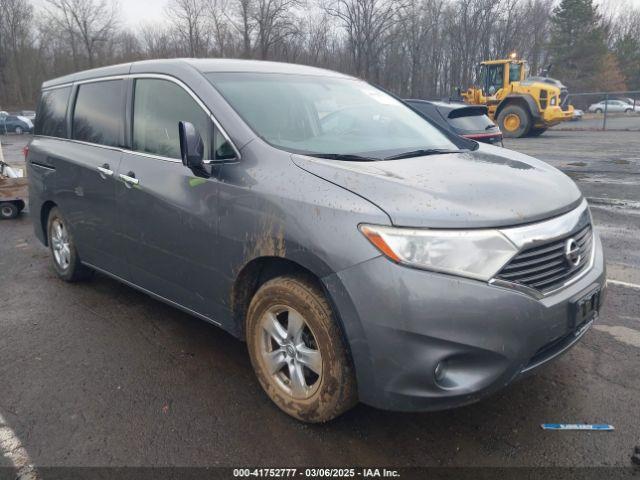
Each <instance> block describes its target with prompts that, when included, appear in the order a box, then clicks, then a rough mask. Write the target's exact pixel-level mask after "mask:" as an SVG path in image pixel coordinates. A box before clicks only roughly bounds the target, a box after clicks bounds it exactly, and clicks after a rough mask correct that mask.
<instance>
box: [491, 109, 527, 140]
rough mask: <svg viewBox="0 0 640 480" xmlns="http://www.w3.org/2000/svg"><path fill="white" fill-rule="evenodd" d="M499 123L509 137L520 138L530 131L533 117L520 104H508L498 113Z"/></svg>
mask: <svg viewBox="0 0 640 480" xmlns="http://www.w3.org/2000/svg"><path fill="white" fill-rule="evenodd" d="M498 125H499V126H500V130H502V134H503V135H504V136H505V137H507V138H520V137H524V136H526V135H527V133H529V130H530V129H531V118H530V116H529V113H528V112H527V111H526V110H525V109H524V108H522V107H521V106H519V105H507V106H506V107H504V108H503V109H502V111H501V112H500V114H499V115H498Z"/></svg>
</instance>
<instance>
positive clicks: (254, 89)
mask: <svg viewBox="0 0 640 480" xmlns="http://www.w3.org/2000/svg"><path fill="white" fill-rule="evenodd" d="M207 77H208V78H209V80H210V81H211V83H212V84H213V85H214V86H215V87H216V89H218V91H219V92H220V93H221V94H222V96H224V97H225V99H226V100H227V101H228V102H229V104H231V106H232V107H233V108H234V109H235V110H236V112H238V114H239V115H240V116H241V117H242V118H243V119H244V121H245V122H246V123H247V124H248V125H249V126H250V127H251V128H252V129H253V130H254V132H255V133H256V134H257V135H259V136H260V137H261V138H263V139H264V140H265V141H267V142H269V143H270V144H271V145H273V146H275V147H278V148H281V149H283V150H286V151H289V152H295V153H304V154H309V155H313V154H336V155H359V156H367V157H373V158H385V157H387V156H391V155H396V154H399V153H403V152H408V151H413V150H417V149H438V150H439V149H442V150H453V149H456V146H455V145H454V144H453V143H452V142H451V141H450V140H449V139H448V138H447V137H446V136H445V135H444V134H443V133H441V132H440V131H439V130H438V129H437V128H435V127H434V126H433V125H431V124H430V123H428V122H427V121H426V120H425V119H423V118H422V117H421V116H420V115H418V114H417V113H415V112H414V111H413V110H411V109H410V108H408V107H407V106H406V105H404V104H403V103H401V102H399V101H398V100H396V99H395V98H393V97H391V96H389V95H387V94H386V93H384V92H382V91H381V90H378V89H377V88H374V87H373V86H371V85H369V84H368V83H365V82H363V81H360V80H356V79H348V78H336V77H324V76H311V75H289V74H270V73H210V74H207Z"/></svg>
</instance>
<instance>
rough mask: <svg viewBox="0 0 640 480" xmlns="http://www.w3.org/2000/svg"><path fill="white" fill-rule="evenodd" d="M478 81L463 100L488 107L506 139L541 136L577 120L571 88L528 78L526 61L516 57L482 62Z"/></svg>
mask: <svg viewBox="0 0 640 480" xmlns="http://www.w3.org/2000/svg"><path fill="white" fill-rule="evenodd" d="M477 81H478V84H479V85H478V86H474V87H471V88H469V89H468V90H467V91H466V92H462V97H463V98H464V101H465V102H466V103H469V104H471V105H486V106H487V107H488V109H489V116H490V117H491V118H492V119H493V120H494V121H495V122H496V123H497V124H498V126H499V127H500V130H502V134H503V135H504V136H505V137H511V138H515V137H525V136H536V137H537V136H538V135H541V134H542V133H544V132H545V131H546V130H547V128H549V127H552V126H553V125H556V124H558V123H560V122H563V121H566V120H571V118H572V117H573V106H572V105H570V104H569V99H568V95H569V91H568V90H567V88H566V87H565V86H564V85H563V84H562V83H561V82H560V81H558V80H555V79H553V78H549V77H546V76H541V77H527V64H526V62H525V61H524V60H518V59H516V57H515V55H514V54H512V55H511V58H509V59H505V60H490V61H485V62H482V63H481V64H480V68H479V70H478V75H477Z"/></svg>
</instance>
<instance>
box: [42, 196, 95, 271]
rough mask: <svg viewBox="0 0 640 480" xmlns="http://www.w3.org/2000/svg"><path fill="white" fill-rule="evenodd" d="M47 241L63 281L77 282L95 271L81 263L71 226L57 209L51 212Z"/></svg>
mask: <svg viewBox="0 0 640 480" xmlns="http://www.w3.org/2000/svg"><path fill="white" fill-rule="evenodd" d="M47 239H48V242H49V248H50V249H51V256H52V258H53V268H54V270H55V271H56V273H57V274H58V276H59V277H60V278H61V279H63V280H65V281H67V282H77V281H79V280H85V279H87V278H89V277H90V276H91V274H92V273H93V271H92V270H91V269H89V268H88V267H86V266H84V265H82V263H81V262H80V257H78V251H77V249H76V244H75V242H74V239H73V235H72V234H71V231H70V230H69V225H68V223H67V221H66V220H65V218H64V217H63V216H62V214H61V213H60V210H59V209H58V208H57V207H54V208H52V209H51V211H50V212H49V219H48V221H47Z"/></svg>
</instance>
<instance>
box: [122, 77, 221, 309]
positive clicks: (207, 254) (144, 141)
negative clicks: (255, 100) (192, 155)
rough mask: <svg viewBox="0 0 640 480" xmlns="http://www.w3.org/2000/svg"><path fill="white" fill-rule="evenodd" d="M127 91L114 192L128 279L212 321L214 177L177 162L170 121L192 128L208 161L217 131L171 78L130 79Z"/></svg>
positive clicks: (198, 104)
mask: <svg viewBox="0 0 640 480" xmlns="http://www.w3.org/2000/svg"><path fill="white" fill-rule="evenodd" d="M130 91H131V93H130V97H131V101H130V103H131V107H132V109H131V113H130V116H131V122H130V123H131V128H130V129H129V135H130V140H129V144H130V148H131V150H132V151H128V152H125V153H124V158H123V161H122V164H121V166H120V171H119V175H120V176H121V181H120V182H119V186H118V193H117V196H118V201H119V205H120V210H121V211H122V213H123V219H124V223H123V225H124V229H125V237H126V239H127V246H126V252H127V255H128V259H129V264H130V268H131V270H132V275H133V281H134V282H135V283H136V284H137V285H139V286H140V287H142V288H144V289H146V290H149V291H150V292H152V293H155V294H156V295H160V296H161V297H163V298H165V299H167V300H170V301H172V302H175V303H178V304H180V305H182V306H183V307H186V308H188V309H190V310H192V311H193V312H196V313H198V314H200V315H203V316H205V317H207V318H210V319H214V318H216V317H218V315H217V314H216V308H217V306H216V305H217V303H218V302H217V301H216V295H218V294H219V293H220V290H221V289H219V288H216V279H217V278H220V272H218V271H217V265H218V261H217V258H218V238H217V231H218V217H219V215H218V212H217V207H218V191H219V188H218V180H217V179H216V178H215V175H214V176H212V177H211V178H207V179H205V178H201V177H197V176H195V175H194V174H193V173H192V172H191V170H189V169H188V168H186V167H185V166H183V165H182V161H181V160H180V142H179V137H178V122H179V121H188V122H191V123H193V124H194V125H195V126H196V128H197V129H198V131H199V132H200V134H201V136H202V138H203V141H204V144H205V159H213V158H214V153H213V152H214V149H215V147H214V144H215V142H216V140H215V138H216V135H218V134H217V132H216V131H215V128H214V124H213V121H212V120H211V118H210V116H209V114H208V113H207V112H206V111H205V109H204V106H203V104H202V103H201V102H200V101H199V100H198V99H197V98H196V97H195V96H194V95H193V94H192V93H191V92H190V91H189V90H188V89H187V88H186V87H185V86H184V85H182V84H180V83H179V82H176V81H175V80H171V79H169V78H148V77H143V78H135V79H134V80H133V82H132V84H131V87H130ZM214 174H215V169H214Z"/></svg>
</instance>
